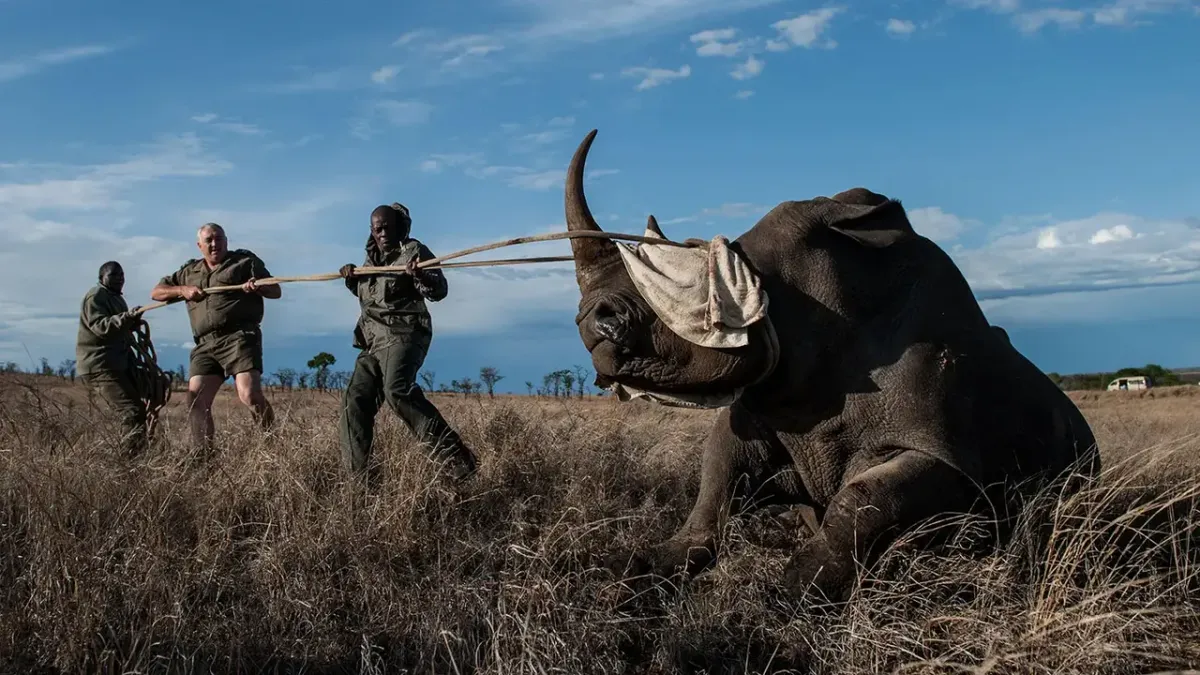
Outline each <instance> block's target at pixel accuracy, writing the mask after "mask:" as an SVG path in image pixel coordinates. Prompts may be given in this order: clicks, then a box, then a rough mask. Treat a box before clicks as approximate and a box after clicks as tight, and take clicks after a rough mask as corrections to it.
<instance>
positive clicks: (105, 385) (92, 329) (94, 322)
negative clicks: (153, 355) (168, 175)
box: [75, 260, 152, 456]
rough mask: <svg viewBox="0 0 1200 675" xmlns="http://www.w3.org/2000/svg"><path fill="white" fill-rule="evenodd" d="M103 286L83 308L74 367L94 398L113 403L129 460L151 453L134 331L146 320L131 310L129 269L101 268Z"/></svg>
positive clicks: (86, 298) (106, 265)
mask: <svg viewBox="0 0 1200 675" xmlns="http://www.w3.org/2000/svg"><path fill="white" fill-rule="evenodd" d="M98 281H99V283H98V284H96V285H95V286H93V287H92V288H90V289H89V290H88V292H87V293H85V294H84V296H83V301H82V302H81V303H80V306H79V331H78V335H77V336H76V339H75V367H76V368H77V369H78V370H77V372H78V373H79V377H80V379H82V380H83V382H84V384H85V385H86V386H87V387H88V389H89V390H90V391H91V392H92V393H93V394H98V395H99V397H100V398H101V399H103V400H104V402H105V403H107V404H108V406H109V409H110V410H111V411H112V414H113V415H114V416H116V417H117V418H118V420H119V422H120V424H121V431H122V439H121V448H122V449H123V450H124V451H125V452H126V453H127V454H128V455H130V456H133V455H137V454H139V453H140V452H141V451H143V450H145V449H146V446H147V444H148V443H149V441H150V436H151V432H152V428H148V424H149V420H148V419H147V415H146V402H145V401H144V400H142V392H140V391H139V390H138V385H137V381H136V380H135V378H134V375H133V370H132V369H133V331H134V329H136V328H137V326H138V324H139V323H140V322H141V320H142V319H141V317H140V316H138V314H137V310H138V309H139V308H138V307H134V308H132V309H130V307H129V306H128V305H127V304H126V303H125V297H124V295H122V293H121V291H122V290H123V289H124V287H125V270H124V269H122V268H121V264H120V263H118V262H117V261H115V260H110V261H108V262H106V263H104V264H103V265H101V266H100V270H99V273H98Z"/></svg>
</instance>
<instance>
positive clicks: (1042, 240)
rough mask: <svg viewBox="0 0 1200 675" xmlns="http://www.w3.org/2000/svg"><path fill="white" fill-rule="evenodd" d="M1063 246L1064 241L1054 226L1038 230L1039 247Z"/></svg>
mask: <svg viewBox="0 0 1200 675" xmlns="http://www.w3.org/2000/svg"><path fill="white" fill-rule="evenodd" d="M1060 246H1062V241H1060V240H1059V238H1058V231H1057V230H1056V229H1054V228H1053V227H1047V228H1046V229H1044V230H1042V231H1040V232H1038V238H1037V247H1038V248H1039V249H1043V250H1044V249H1051V248H1059V247H1060Z"/></svg>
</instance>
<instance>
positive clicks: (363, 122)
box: [350, 99, 433, 140]
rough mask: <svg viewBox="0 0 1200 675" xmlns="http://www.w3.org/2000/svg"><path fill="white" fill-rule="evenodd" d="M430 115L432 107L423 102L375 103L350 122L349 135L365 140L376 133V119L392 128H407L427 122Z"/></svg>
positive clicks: (395, 101) (389, 101)
mask: <svg viewBox="0 0 1200 675" xmlns="http://www.w3.org/2000/svg"><path fill="white" fill-rule="evenodd" d="M432 113H433V106H432V105H430V104H428V103H425V102H424V101H398V100H394V99H384V100H381V101H375V102H374V103H372V104H371V105H370V106H368V108H367V112H366V113H365V114H363V115H361V116H359V117H355V118H354V119H352V120H350V134H351V135H352V136H355V137H356V138H361V139H363V140H366V139H369V138H371V137H372V136H374V135H375V134H376V133H378V130H377V129H376V127H375V125H374V124H373V122H374V121H375V120H377V119H380V120H383V121H384V122H385V123H387V124H389V125H391V126H393V127H409V126H416V125H418V124H424V123H425V122H428V121H429V116H430V115H431V114H432Z"/></svg>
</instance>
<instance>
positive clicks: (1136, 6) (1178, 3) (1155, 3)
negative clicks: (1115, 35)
mask: <svg viewBox="0 0 1200 675" xmlns="http://www.w3.org/2000/svg"><path fill="white" fill-rule="evenodd" d="M1189 7H1190V8H1191V9H1192V10H1193V13H1195V14H1200V5H1197V4H1196V3H1195V2H1194V0H1115V1H1114V2H1110V3H1109V4H1107V5H1104V6H1101V7H1099V8H1097V9H1095V10H1093V11H1092V21H1094V22H1095V23H1096V24H1097V25H1100V26H1134V25H1141V24H1145V23H1148V22H1146V21H1144V20H1140V19H1139V17H1141V16H1143V15H1147V14H1165V13H1168V12H1172V11H1175V10H1185V9H1188V8H1189Z"/></svg>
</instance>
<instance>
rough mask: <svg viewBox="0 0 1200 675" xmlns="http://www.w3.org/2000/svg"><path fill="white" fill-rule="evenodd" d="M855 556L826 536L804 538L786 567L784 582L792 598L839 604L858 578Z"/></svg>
mask: <svg viewBox="0 0 1200 675" xmlns="http://www.w3.org/2000/svg"><path fill="white" fill-rule="evenodd" d="M856 572H857V570H856V566H855V563H854V560H853V559H852V558H850V557H847V556H846V555H843V554H841V553H838V552H836V551H834V550H833V549H832V548H831V547H830V546H829V544H828V542H827V540H826V539H825V537H824V536H817V537H814V538H813V539H810V540H808V541H805V542H804V543H803V544H801V546H800V548H799V549H798V550H797V551H796V553H795V554H793V555H792V558H791V559H790V560H789V561H788V563H787V566H786V567H784V571H783V585H784V588H785V590H786V592H787V595H788V596H789V597H790V598H791V599H792V600H807V601H809V602H813V603H815V604H817V605H828V606H830V607H839V606H841V605H843V604H844V603H845V602H846V601H847V600H848V599H849V597H850V592H851V590H852V589H853V587H854V582H855V580H856V579H857V573H856Z"/></svg>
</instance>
